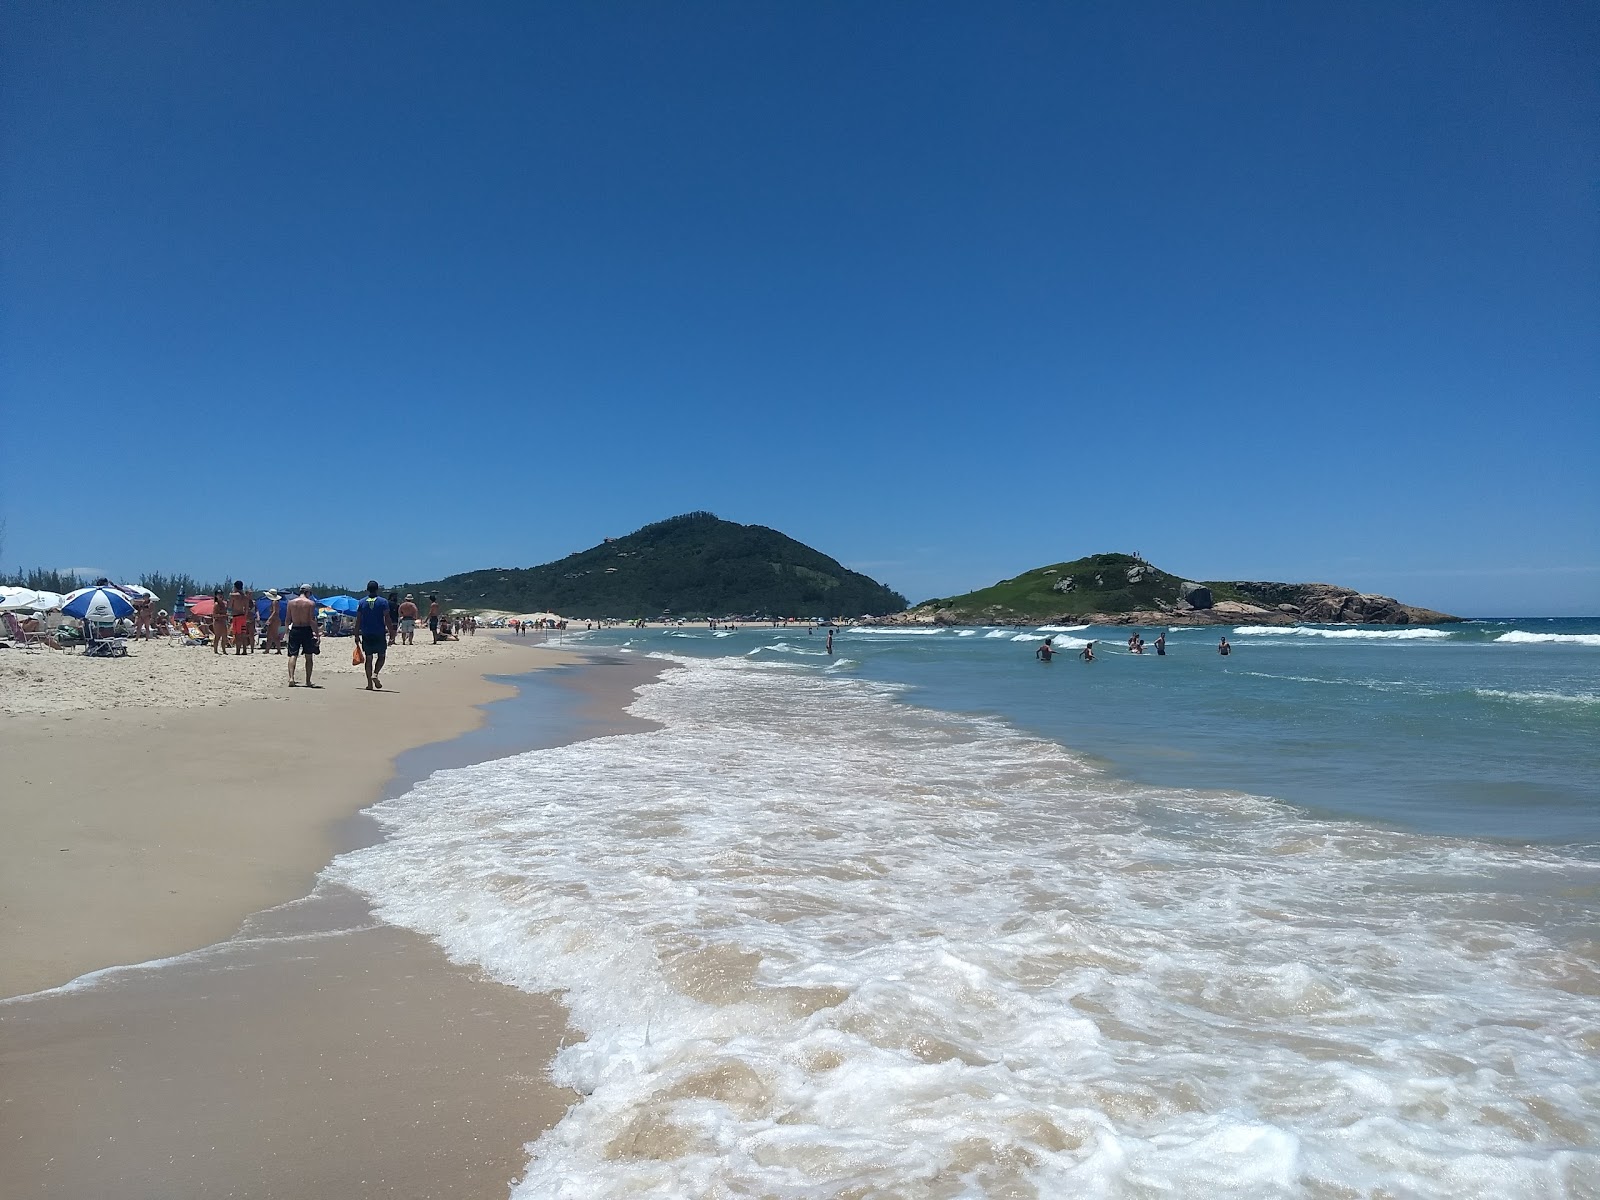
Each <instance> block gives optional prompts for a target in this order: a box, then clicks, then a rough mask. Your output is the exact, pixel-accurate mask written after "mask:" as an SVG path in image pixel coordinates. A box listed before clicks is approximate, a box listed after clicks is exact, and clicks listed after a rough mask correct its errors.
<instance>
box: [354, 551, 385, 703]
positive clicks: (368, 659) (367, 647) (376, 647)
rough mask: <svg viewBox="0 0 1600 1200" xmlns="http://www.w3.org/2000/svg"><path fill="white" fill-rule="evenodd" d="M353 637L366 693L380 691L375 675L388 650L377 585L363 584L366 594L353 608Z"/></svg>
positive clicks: (371, 583) (378, 681) (370, 581)
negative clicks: (363, 671)
mask: <svg viewBox="0 0 1600 1200" xmlns="http://www.w3.org/2000/svg"><path fill="white" fill-rule="evenodd" d="M356 636H357V637H358V638H360V639H361V665H362V666H364V667H366V669H367V691H369V692H370V691H372V689H373V688H377V689H378V690H379V691H380V692H381V691H382V690H383V680H381V679H379V678H378V673H379V672H380V671H382V670H383V655H384V651H385V650H386V649H388V646H389V602H388V601H387V600H385V599H384V598H383V597H382V596H380V595H378V581H377V580H376V579H369V580H367V594H366V595H365V596H363V597H361V603H360V604H358V605H356Z"/></svg>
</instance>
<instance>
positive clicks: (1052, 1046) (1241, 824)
mask: <svg viewBox="0 0 1600 1200" xmlns="http://www.w3.org/2000/svg"><path fill="white" fill-rule="evenodd" d="M677 662H678V668H677V669H675V670H672V671H669V672H668V673H667V674H665V675H664V676H663V677H662V678H661V679H660V680H659V681H658V682H655V683H652V684H650V685H648V686H646V687H645V688H644V689H643V690H642V692H641V695H640V698H639V700H638V701H637V702H636V703H635V704H634V705H633V709H632V710H633V711H634V713H635V714H636V715H638V716H640V717H643V718H647V719H649V720H652V721H655V722H659V723H660V728H658V729H655V730H653V731H650V732H644V733H635V734H628V735H619V736H611V737H605V738H600V739H597V740H594V741H588V742H582V743H578V744H575V745H570V746H563V747H559V748H556V749H550V750H541V751H535V752H532V753H527V754H522V755H518V756H515V757H512V758H508V759H503V760H499V761H496V762H490V763H484V764H481V765H479V766H475V767H468V768H465V769H462V770H453V771H442V772H439V773H438V774H436V775H434V776H432V777H431V778H429V779H428V780H426V781H424V782H423V783H422V784H420V785H418V786H417V787H416V788H414V789H412V790H411V791H409V792H407V793H406V794H404V795H402V796H399V797H396V798H394V799H391V800H387V801H384V802H383V803H381V804H379V805H377V806H376V807H375V808H374V810H373V811H374V813H375V814H376V816H377V817H378V819H379V820H380V821H381V822H382V824H383V826H384V827H385V829H386V830H387V831H388V837H387V839H386V840H384V841H382V842H380V843H378V844H376V845H373V846H370V847H367V848H365V849H362V850H358V851H356V852H354V853H351V854H346V855H343V856H341V857H340V858H339V859H337V860H336V861H335V863H334V864H333V866H332V867H330V868H329V875H330V877H332V878H333V879H335V880H336V881H341V882H345V883H348V884H350V885H353V886H355V887H357V888H359V889H360V890H361V891H363V892H365V893H366V894H367V895H368V896H369V897H370V898H371V900H372V902H373V904H374V906H375V909H376V911H377V913H378V914H379V915H380V916H381V917H383V918H384V919H387V920H390V921H393V922H397V923H399V924H402V925H406V926H409V927H411V928H414V929H417V930H421V931H423V932H425V933H426V934H428V935H430V936H432V937H434V938H435V939H437V940H438V941H439V942H440V944H441V945H442V946H443V947H444V948H445V949H446V950H447V951H448V952H449V954H450V955H451V957H452V958H454V959H456V960H457V961H461V962H468V963H473V964H476V965H478V966H480V967H481V968H482V969H484V970H485V971H486V972H488V973H489V974H490V975H492V976H493V977H495V978H497V979H500V980H502V981H504V982H506V983H509V984H513V985H515V986H518V987H521V988H525V989H527V990H529V991H556V992H559V993H561V994H562V996H563V998H564V1000H565V1002H566V1003H567V1005H568V1007H569V1009H570V1012H571V1018H572V1021H573V1023H574V1025H575V1026H576V1027H577V1029H579V1030H580V1031H582V1034H583V1040H582V1041H581V1042H579V1043H578V1044H576V1045H571V1046H568V1047H567V1048H566V1049H565V1050H563V1051H562V1052H561V1054H560V1055H559V1057H558V1058H557V1060H556V1063H555V1068H554V1069H555V1076H556V1078H557V1080H558V1081H559V1082H561V1083H563V1084H565V1085H567V1086H569V1087H572V1088H573V1089H575V1090H576V1091H577V1092H579V1093H580V1094H581V1095H582V1096H583V1099H582V1100H581V1102H580V1103H578V1104H576V1105H575V1106H574V1107H573V1108H572V1109H571V1110H570V1111H569V1112H568V1113H567V1115H566V1116H565V1117H564V1118H563V1119H562V1121H561V1122H560V1123H559V1124H557V1125H556V1126H555V1128H553V1129H552V1130H550V1131H549V1132H548V1133H546V1134H545V1135H544V1136H543V1137H541V1138H540V1139H539V1141H538V1142H537V1143H536V1144H535V1145H534V1146H533V1148H532V1150H533V1159H532V1162H531V1165H530V1166H529V1169H528V1173H527V1175H526V1177H525V1178H524V1179H523V1180H522V1181H521V1182H520V1183H519V1184H518V1186H517V1188H516V1193H515V1194H516V1195H517V1196H518V1197H523V1198H526V1200H532V1198H535V1197H537V1198H540V1200H548V1198H551V1197H556V1198H561V1197H571V1198H574V1200H576V1198H577V1197H585V1198H589V1197H599V1198H605V1197H621V1196H630V1197H634V1196H661V1197H668V1196H730V1197H731V1196H744V1195H752V1196H753V1195H760V1196H766V1197H773V1198H775V1200H814V1198H819V1197H832V1196H840V1195H852V1196H862V1197H865V1196H897V1197H926V1198H928V1200H933V1198H936V1197H938V1198H946V1200H953V1198H957V1197H974V1198H976V1197H983V1196H1001V1195H1029V1196H1067V1195H1072V1196H1080V1195H1081V1196H1094V1197H1107V1198H1110V1197H1158V1196H1160V1197H1166V1196H1175V1197H1211V1196H1223V1195H1226V1196H1252V1197H1263V1198H1265V1197H1276V1196H1283V1195H1305V1196H1330V1197H1331V1196H1344V1195H1351V1196H1354V1195H1375V1194H1396V1195H1398V1194H1404V1195H1406V1196H1408V1197H1418V1198H1423V1200H1430V1198H1437V1200H1445V1198H1446V1197H1449V1198H1452V1200H1454V1198H1457V1197H1484V1198H1488V1197H1495V1198H1496V1200H1501V1198H1506V1197H1530V1198H1531V1197H1536V1196H1537V1197H1553V1196H1560V1195H1567V1194H1583V1193H1582V1189H1583V1188H1584V1187H1592V1184H1593V1181H1594V1180H1595V1179H1596V1168H1597V1162H1596V1157H1595V1151H1594V1147H1595V1145H1596V1144H1597V1142H1600V1067H1597V1065H1596V1063H1597V1053H1600V1034H1597V1032H1596V1030H1597V1029H1600V967H1597V963H1596V960H1595V957H1594V954H1593V947H1592V942H1590V941H1587V940H1586V939H1589V938H1591V937H1592V927H1591V924H1590V922H1591V920H1592V912H1591V911H1589V910H1588V909H1587V908H1586V901H1585V899H1584V897H1585V896H1587V895H1591V894H1592V890H1593V888H1594V887H1595V885H1596V884H1597V882H1600V864H1594V863H1585V862H1582V861H1579V860H1573V859H1570V858H1566V857H1563V856H1561V855H1559V854H1556V853H1553V852H1545V851H1538V850H1526V849H1517V848H1501V847H1495V846H1488V845H1480V844H1473V843H1466V842H1454V841H1447V840H1439V839H1430V838H1425V837H1416V836H1407V835H1402V834H1398V833H1392V832H1388V831H1383V830H1377V829H1368V828H1363V827H1361V826H1357V825H1352V824H1348V823H1338V822H1320V821H1315V820H1308V819H1305V818H1303V817H1298V816H1295V815H1294V814H1292V813H1291V812H1289V811H1288V810H1286V809H1285V808H1283V807H1281V806H1279V805H1277V804H1274V803H1272V802H1270V801H1267V800H1263V799H1259V798H1255V797H1250V796H1244V795H1230V794H1216V793H1200V792H1191V791H1171V790H1167V791H1162V790H1154V789H1148V788H1137V787H1132V786H1127V785H1123V784H1120V783H1118V782H1117V781H1115V780H1112V779H1110V778H1107V777H1106V776H1104V775H1102V774H1100V773H1099V772H1097V771H1096V770H1095V769H1093V768H1092V767H1091V766H1090V765H1089V764H1088V763H1087V762H1086V761H1085V760H1083V759H1081V758H1080V757H1078V756H1076V755H1074V754H1072V753H1070V752H1069V751H1067V750H1066V749H1064V748H1063V747H1061V746H1059V745H1057V744H1055V743H1053V742H1050V741H1047V740H1043V739H1040V738H1037V737H1033V736H1029V735H1024V734H1022V733H1020V732H1018V731H1016V730H1014V729H1012V728H1011V727H1009V726H1007V725H1006V724H1004V723H1003V722H1001V721H999V720H996V719H992V718H980V717H953V716H947V715H944V714H937V713H934V712H931V711H928V710H924V709H919V708H915V707H912V706H909V705H907V704H905V703H903V702H902V701H900V700H899V699H898V697H899V695H900V694H901V693H900V692H899V690H898V689H896V688H895V687H893V686H890V685H885V684H877V683H873V682H870V681H866V680H862V679H859V678H853V677H848V676H844V677H841V676H839V675H835V674H824V673H821V672H817V671H814V670H810V669H807V668H805V667H803V666H800V665H798V664H788V663H776V662H775V663H763V662H760V661H751V660H745V659H739V658H733V659H716V660H686V659H679V660H677ZM1530 881H1531V882H1530ZM1464 894H1467V895H1473V896H1475V898H1473V899H1471V900H1470V901H1466V900H1464ZM1562 931H1568V935H1569V936H1562Z"/></svg>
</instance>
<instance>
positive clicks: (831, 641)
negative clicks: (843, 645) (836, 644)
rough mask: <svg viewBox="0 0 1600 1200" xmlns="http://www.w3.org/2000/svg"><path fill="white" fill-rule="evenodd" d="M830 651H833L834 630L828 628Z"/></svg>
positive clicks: (830, 652)
mask: <svg viewBox="0 0 1600 1200" xmlns="http://www.w3.org/2000/svg"><path fill="white" fill-rule="evenodd" d="M828 653H829V654H832V653H833V630H831V629H830V630H828Z"/></svg>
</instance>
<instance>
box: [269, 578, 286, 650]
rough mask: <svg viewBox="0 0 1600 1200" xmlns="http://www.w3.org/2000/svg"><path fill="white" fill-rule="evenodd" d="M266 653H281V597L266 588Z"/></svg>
mask: <svg viewBox="0 0 1600 1200" xmlns="http://www.w3.org/2000/svg"><path fill="white" fill-rule="evenodd" d="M267 653H268V654H274V653H276V654H282V653H283V597H282V596H280V595H278V593H277V592H275V591H273V590H272V589H271V588H268V589H267Z"/></svg>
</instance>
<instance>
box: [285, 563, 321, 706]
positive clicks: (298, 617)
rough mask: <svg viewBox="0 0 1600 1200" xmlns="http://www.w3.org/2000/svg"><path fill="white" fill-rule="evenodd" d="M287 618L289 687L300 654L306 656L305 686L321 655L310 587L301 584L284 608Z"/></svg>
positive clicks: (309, 680)
mask: <svg viewBox="0 0 1600 1200" xmlns="http://www.w3.org/2000/svg"><path fill="white" fill-rule="evenodd" d="M284 608H285V611H286V612H287V614H288V617H289V686H290V687H293V686H294V665H295V661H296V660H297V659H298V658H299V657H300V655H301V654H304V655H305V656H306V686H307V687H316V686H317V685H316V684H314V683H312V682H311V667H312V664H313V662H314V661H315V657H316V655H318V654H320V653H322V631H321V630H320V629H318V628H317V604H316V601H314V600H313V599H312V598H311V585H310V584H309V583H302V584H301V585H300V594H299V595H298V596H296V597H295V598H294V599H292V600H290V601H289V603H288V604H287V605H285V606H284Z"/></svg>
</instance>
